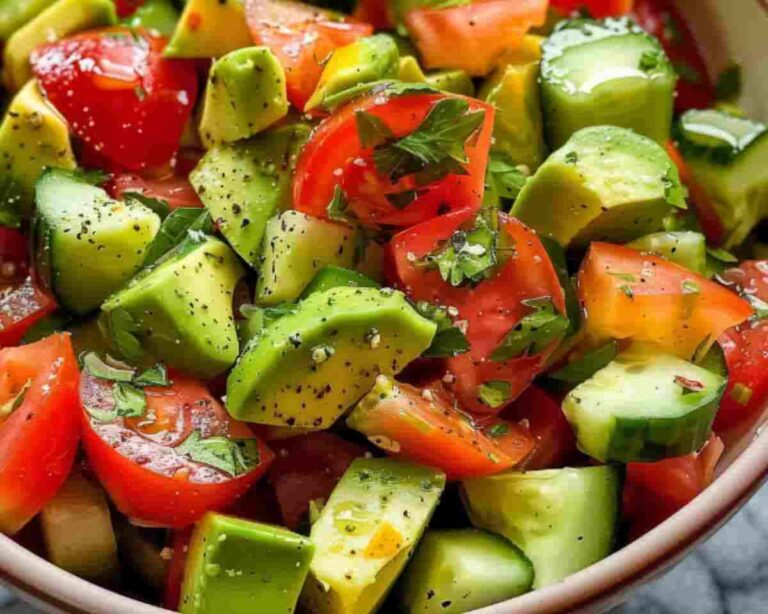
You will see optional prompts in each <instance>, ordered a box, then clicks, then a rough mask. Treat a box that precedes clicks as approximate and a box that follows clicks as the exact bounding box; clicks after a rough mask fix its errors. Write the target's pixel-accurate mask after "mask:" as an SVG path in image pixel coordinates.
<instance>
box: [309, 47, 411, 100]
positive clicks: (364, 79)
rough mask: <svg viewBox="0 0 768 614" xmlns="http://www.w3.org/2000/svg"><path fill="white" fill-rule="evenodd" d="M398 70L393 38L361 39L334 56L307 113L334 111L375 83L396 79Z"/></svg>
mask: <svg viewBox="0 0 768 614" xmlns="http://www.w3.org/2000/svg"><path fill="white" fill-rule="evenodd" d="M399 70H400V54H399V52H398V50H397V44H395V41H394V40H393V39H392V37H391V36H389V35H388V34H375V35H373V36H366V37H364V38H360V39H358V40H356V41H355V42H354V43H351V44H349V45H346V46H344V47H340V48H339V49H336V51H334V52H333V53H332V54H331V57H330V59H329V60H328V63H327V64H326V65H325V67H324V68H323V72H322V74H321V76H320V81H319V82H318V84H317V88H316V89H315V91H314V93H313V94H312V97H311V98H310V99H309V100H308V101H307V104H306V105H305V106H304V110H305V111H310V110H312V109H315V108H317V107H324V108H326V109H332V108H334V107H336V106H338V105H340V104H342V103H343V102H346V101H347V100H349V99H351V98H353V97H354V96H355V95H356V94H357V93H359V92H361V91H364V90H365V89H367V88H368V87H369V85H370V84H371V83H373V82H374V81H379V80H381V79H387V78H394V77H397V76H398V73H399Z"/></svg>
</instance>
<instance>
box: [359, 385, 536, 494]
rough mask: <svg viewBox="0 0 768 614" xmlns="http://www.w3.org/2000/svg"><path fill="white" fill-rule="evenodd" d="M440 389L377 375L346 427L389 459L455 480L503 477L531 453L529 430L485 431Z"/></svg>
mask: <svg viewBox="0 0 768 614" xmlns="http://www.w3.org/2000/svg"><path fill="white" fill-rule="evenodd" d="M441 388H442V386H440V385H439V383H438V384H437V385H434V386H432V387H428V388H424V389H423V390H420V389H418V388H415V387H414V386H410V385H408V384H403V383H400V382H395V381H393V380H390V379H389V378H386V377H384V376H379V379H378V380H377V382H376V386H375V387H374V389H373V390H372V391H371V393H370V394H369V395H368V396H367V397H366V398H365V399H363V401H361V403H360V405H359V406H358V407H357V408H355V410H354V411H353V412H352V414H351V415H350V417H349V418H348V419H347V425H348V426H350V427H351V428H353V429H355V430H356V431H359V432H361V433H362V434H363V435H365V436H366V437H367V438H368V440H369V441H371V442H372V443H374V444H375V445H377V446H379V447H380V448H382V449H383V450H385V451H386V452H387V453H389V454H390V455H392V456H395V457H398V458H402V459H405V460H410V461H413V462H416V463H419V464H421V465H426V466H428V467H434V468H436V469H440V470H441V471H444V472H445V473H446V475H447V476H448V479H451V480H461V479H464V478H473V477H482V476H486V475H492V474H494V473H499V472H500V471H504V470H505V469H509V468H511V467H514V466H515V465H517V464H518V463H520V462H521V461H522V460H523V459H525V457H526V456H527V455H528V454H529V453H530V452H531V450H532V449H533V447H534V440H533V438H532V437H531V435H530V433H529V432H528V429H526V428H524V427H522V426H520V425H519V424H514V423H508V422H503V421H500V420H497V421H495V422H494V424H493V425H491V426H490V427H489V428H486V429H481V428H480V427H478V426H477V425H476V424H475V423H474V422H473V420H472V418H471V417H470V416H469V415H468V414H465V413H464V412H462V411H460V410H459V409H457V408H456V406H455V402H452V400H451V398H450V396H448V395H445V394H441Z"/></svg>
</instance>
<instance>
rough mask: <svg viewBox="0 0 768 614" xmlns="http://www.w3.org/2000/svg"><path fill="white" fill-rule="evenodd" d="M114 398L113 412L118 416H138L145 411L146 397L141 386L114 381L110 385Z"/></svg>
mask: <svg viewBox="0 0 768 614" xmlns="http://www.w3.org/2000/svg"><path fill="white" fill-rule="evenodd" d="M112 397H113V398H114V400H115V413H116V415H117V416H119V417H120V418H139V417H141V416H143V415H144V412H146V411H147V397H146V395H145V394H144V391H143V390H142V389H141V388H137V387H136V386H133V385H132V384H126V383H125V382H115V383H114V384H113V386H112Z"/></svg>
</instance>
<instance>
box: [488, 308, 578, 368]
mask: <svg viewBox="0 0 768 614" xmlns="http://www.w3.org/2000/svg"><path fill="white" fill-rule="evenodd" d="M523 304H524V305H526V306H528V307H533V308H534V309H535V311H533V312H532V313H529V314H528V315H526V316H523V318H522V319H521V320H520V321H519V322H518V323H517V324H516V325H515V327H514V328H513V329H512V330H510V331H509V332H508V333H507V335H506V337H504V339H503V340H502V341H501V343H500V344H499V345H498V347H497V348H496V349H495V350H493V353H492V354H491V360H493V361H494V362H503V361H505V360H510V359H512V358H517V357H518V356H522V355H524V354H526V355H527V354H531V355H533V354H539V353H540V352H543V351H544V350H545V349H547V347H549V345H550V344H551V343H552V342H554V341H558V340H560V339H562V338H563V336H564V335H565V333H566V332H567V331H568V326H569V322H568V318H566V317H565V316H564V315H562V314H560V313H558V312H557V310H556V309H555V305H554V303H553V302H552V300H551V299H549V298H544V299H532V300H528V301H523Z"/></svg>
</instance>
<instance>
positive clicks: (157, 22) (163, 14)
mask: <svg viewBox="0 0 768 614" xmlns="http://www.w3.org/2000/svg"><path fill="white" fill-rule="evenodd" d="M125 22H126V23H127V24H128V25H129V26H131V27H132V28H145V29H147V30H152V31H154V32H159V33H160V34H162V35H163V36H170V35H171V34H173V32H174V31H175V30H176V26H177V25H178V23H179V11H178V10H177V9H176V5H175V4H174V3H173V0H146V2H144V4H142V5H141V6H140V7H139V8H137V9H136V12H135V13H134V14H133V15H131V16H130V17H128V18H127V19H126V20H125Z"/></svg>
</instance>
